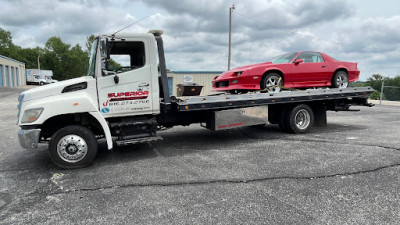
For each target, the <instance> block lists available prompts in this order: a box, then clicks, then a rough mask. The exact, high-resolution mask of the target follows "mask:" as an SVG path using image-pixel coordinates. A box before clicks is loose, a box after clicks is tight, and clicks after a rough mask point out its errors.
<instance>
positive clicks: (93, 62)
mask: <svg viewBox="0 0 400 225" xmlns="http://www.w3.org/2000/svg"><path fill="white" fill-rule="evenodd" d="M98 43H99V39H98V38H97V39H96V40H94V41H93V43H92V48H91V49H90V59H89V69H88V73H87V75H88V76H92V77H94V68H95V65H96V50H97V44H98Z"/></svg>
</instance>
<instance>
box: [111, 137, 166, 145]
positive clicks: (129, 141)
mask: <svg viewBox="0 0 400 225" xmlns="http://www.w3.org/2000/svg"><path fill="white" fill-rule="evenodd" d="M162 140H163V138H162V137H160V136H155V137H143V138H133V139H127V140H117V141H115V142H116V145H117V146H126V145H133V144H138V143H146V142H152V141H162Z"/></svg>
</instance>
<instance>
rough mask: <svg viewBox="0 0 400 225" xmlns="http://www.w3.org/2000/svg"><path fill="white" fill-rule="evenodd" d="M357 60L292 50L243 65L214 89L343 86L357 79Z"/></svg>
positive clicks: (219, 80)
mask: <svg viewBox="0 0 400 225" xmlns="http://www.w3.org/2000/svg"><path fill="white" fill-rule="evenodd" d="M359 75H360V71H359V70H358V68H357V63H353V62H342V61H339V60H336V59H334V58H332V57H330V56H328V55H327V54H324V53H322V52H309V51H305V52H293V53H287V54H284V55H281V56H278V57H275V58H274V59H273V60H272V61H271V62H265V63H260V64H254V65H249V66H242V67H238V68H235V69H232V70H230V71H227V72H225V73H223V74H221V75H219V76H217V77H215V78H214V79H213V81H212V86H213V88H212V90H213V91H234V90H235V91H236V90H238V91H242V90H267V91H270V92H275V91H279V87H278V86H284V87H287V88H308V87H334V88H346V87H347V86H348V85H349V82H354V81H356V80H358V77H359Z"/></svg>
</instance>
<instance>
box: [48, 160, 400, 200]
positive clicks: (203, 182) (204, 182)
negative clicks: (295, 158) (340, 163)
mask: <svg viewBox="0 0 400 225" xmlns="http://www.w3.org/2000/svg"><path fill="white" fill-rule="evenodd" d="M398 166H400V163H396V164H391V165H386V166H381V167H377V168H374V169H370V170H361V171H356V172H350V173H335V174H328V175H319V176H279V177H262V178H250V179H215V180H197V181H185V182H155V183H132V184H120V185H110V186H102V187H93V188H79V189H71V190H69V189H67V190H63V191H55V192H52V193H48V195H49V196H52V195H60V194H68V193H75V192H86V191H101V190H107V189H117V188H129V187H172V186H193V185H196V186H197V185H207V184H249V183H255V182H262V181H271V180H285V179H289V180H316V179H326V178H332V177H338V176H351V175H360V174H366V173H372V172H378V171H381V170H384V169H388V168H393V167H398Z"/></svg>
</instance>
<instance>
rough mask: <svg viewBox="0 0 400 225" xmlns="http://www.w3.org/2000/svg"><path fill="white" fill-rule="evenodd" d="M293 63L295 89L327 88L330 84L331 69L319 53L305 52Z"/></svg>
mask: <svg viewBox="0 0 400 225" xmlns="http://www.w3.org/2000/svg"><path fill="white" fill-rule="evenodd" d="M297 59H302V60H303V62H301V63H292V83H293V86H294V87H316V86H326V85H327V82H329V78H328V77H329V74H330V72H329V67H328V64H327V63H326V62H325V61H324V59H323V57H322V56H321V54H320V53H318V52H303V53H301V54H300V55H299V56H298V57H297V58H296V59H295V61H296V60H297Z"/></svg>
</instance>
